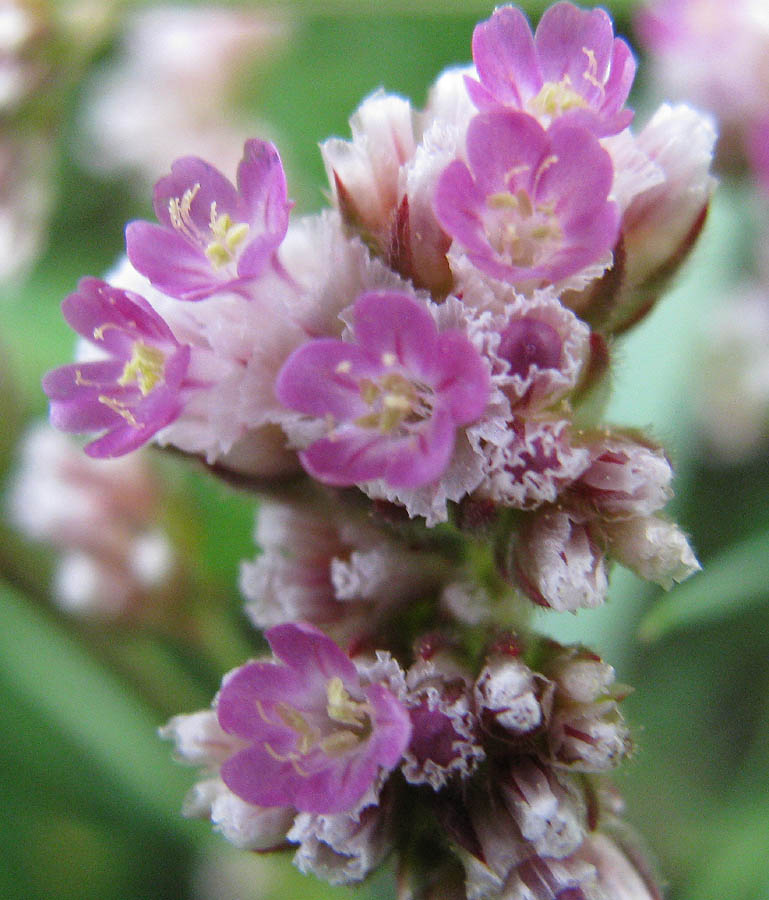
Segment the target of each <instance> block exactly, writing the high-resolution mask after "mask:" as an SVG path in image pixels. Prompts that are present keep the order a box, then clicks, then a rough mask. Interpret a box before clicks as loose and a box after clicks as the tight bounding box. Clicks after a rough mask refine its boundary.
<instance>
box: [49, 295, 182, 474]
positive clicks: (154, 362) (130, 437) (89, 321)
mask: <svg viewBox="0 0 769 900" xmlns="http://www.w3.org/2000/svg"><path fill="white" fill-rule="evenodd" d="M62 311H63V313H64V318H65V319H66V320H67V322H68V323H69V324H70V325H71V326H72V328H74V329H75V331H77V333H78V334H80V335H82V336H83V337H84V338H86V339H87V340H89V341H90V342H91V343H92V344H94V346H96V347H98V348H99V350H100V351H102V352H103V353H104V354H105V358H104V359H100V360H97V361H94V362H82V363H72V364H71V365H68V366H62V367H61V368H59V369H54V370H53V371H52V372H49V373H48V374H47V375H46V376H45V377H44V378H43V390H44V391H45V392H46V394H47V395H48V398H49V399H50V401H51V422H52V423H53V425H55V426H56V427H57V428H60V429H62V430H63V431H75V432H82V431H104V432H105V433H104V434H103V435H102V436H101V437H100V438H98V439H97V440H95V441H92V442H91V443H90V444H88V445H87V446H86V448H85V451H86V453H87V454H88V455H89V456H96V457H105V456H122V455H123V454H124V453H128V452H129V451H131V450H135V449H136V448H137V447H140V446H141V445H142V444H144V443H146V442H147V441H148V440H149V439H150V438H151V437H152V436H153V435H154V434H155V433H156V432H157V431H159V430H160V429H161V428H163V427H165V426H166V425H168V424H169V423H170V422H172V421H173V420H174V419H176V418H177V416H178V415H179V413H180V412H181V410H182V406H183V399H182V396H181V391H182V387H183V385H184V380H185V375H186V373H187V367H188V365H189V361H190V347H189V346H187V345H184V344H179V343H178V341H177V340H176V338H175V337H174V336H173V334H172V333H171V330H170V328H169V327H168V325H166V323H165V322H164V321H163V319H162V318H161V317H160V316H159V315H158V314H157V313H156V312H155V310H154V309H152V307H151V306H150V305H149V303H147V301H146V300H145V299H144V298H143V297H141V296H139V295H138V294H134V293H133V292H131V291H123V290H120V289H119V288H114V287H112V286H111V285H109V284H107V283H106V282H104V281H100V280H99V279H98V278H83V279H82V280H81V281H80V283H79V284H78V289H77V291H76V292H75V293H74V294H70V295H69V296H68V297H66V298H65V300H64V302H63V303H62Z"/></svg>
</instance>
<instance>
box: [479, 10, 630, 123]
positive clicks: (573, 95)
mask: <svg viewBox="0 0 769 900" xmlns="http://www.w3.org/2000/svg"><path fill="white" fill-rule="evenodd" d="M473 60H474V61H475V67H476V69H477V71H478V77H479V78H480V82H478V81H475V80H474V79H472V78H467V79H466V82H467V88H468V91H469V93H470V96H471V97H472V99H473V102H474V103H475V104H476V106H478V107H479V109H486V108H488V107H491V106H500V105H501V106H508V107H513V108H514V109H520V110H524V111H525V112H528V113H531V115H533V116H536V117H537V118H538V119H540V120H541V121H542V122H543V123H544V124H549V123H550V122H552V121H554V120H555V119H557V118H559V117H561V116H567V117H568V118H570V119H571V120H572V121H573V122H578V123H579V124H580V125H583V126H584V127H586V128H589V129H590V130H591V131H592V132H593V133H594V134H595V135H597V136H598V137H604V136H606V135H609V134H616V133H617V132H619V131H622V129H623V128H625V127H627V126H628V125H629V124H630V122H631V121H632V119H633V112H632V110H630V109H625V108H624V104H625V101H626V100H627V96H628V94H629V93H630V88H631V87H632V85H633V78H634V76H635V60H634V59H633V55H632V53H631V51H630V48H629V47H628V45H627V44H626V43H625V42H624V41H623V40H621V39H620V38H615V37H614V29H613V27H612V21H611V19H610V18H609V16H608V15H607V13H606V12H605V11H604V10H602V9H592V10H588V9H579V8H578V7H576V6H573V5H572V4H571V3H556V4H555V5H554V6H551V7H550V9H548V10H547V11H546V12H545V14H544V15H543V16H542V19H541V20H540V23H539V26H538V27H537V31H536V33H535V34H534V35H533V36H532V33H531V28H530V27H529V23H528V21H527V19H526V16H525V15H524V14H523V13H522V12H521V11H520V10H519V9H516V8H515V7H512V6H503V7H501V8H500V9H498V10H497V11H496V12H495V13H494V15H493V16H492V17H491V18H490V19H488V20H487V21H486V22H481V24H480V25H478V26H477V27H476V29H475V32H474V33H473Z"/></svg>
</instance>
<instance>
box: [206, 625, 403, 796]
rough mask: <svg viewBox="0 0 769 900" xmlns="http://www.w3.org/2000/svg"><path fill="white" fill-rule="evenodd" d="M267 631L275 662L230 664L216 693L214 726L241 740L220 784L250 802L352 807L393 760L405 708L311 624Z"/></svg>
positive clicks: (399, 744) (399, 742)
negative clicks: (368, 679)
mask: <svg viewBox="0 0 769 900" xmlns="http://www.w3.org/2000/svg"><path fill="white" fill-rule="evenodd" d="M266 637H267V640H268V641H269V642H270V647H271V648H272V651H273V654H274V655H275V656H276V657H277V660H279V661H277V660H276V661H256V662H250V663H247V664H246V665H244V666H242V667H241V668H239V669H236V670H235V671H234V672H232V673H231V674H230V675H229V676H228V677H227V678H225V681H224V684H223V686H222V689H221V692H220V694H219V701H218V707H217V708H218V716H219V724H220V725H221V727H222V728H223V729H224V730H225V731H226V732H228V733H229V734H233V735H235V736H236V737H238V738H240V739H242V740H243V741H246V742H247V746H246V747H245V748H243V749H242V750H239V751H238V752H237V753H235V754H234V755H233V756H231V757H230V758H229V759H228V760H227V761H226V762H225V763H224V764H223V765H222V769H221V774H222V778H223V779H224V782H225V784H226V785H227V787H228V788H229V789H230V790H231V791H232V792H233V793H234V794H237V795H238V796H239V797H240V798H241V799H243V800H245V801H246V802H247V803H252V804H254V805H256V806H293V807H295V808H296V809H298V810H300V811H301V812H310V813H328V814H331V813H342V812H347V811H349V810H353V809H354V808H355V807H356V805H357V804H358V803H359V802H360V801H361V800H362V798H363V797H364V795H366V794H367V792H368V791H369V789H370V788H372V787H373V788H375V789H376V783H377V781H378V779H379V776H380V774H382V773H387V772H389V771H391V770H392V769H393V768H394V767H395V766H396V765H397V764H398V763H399V762H400V760H401V757H402V756H403V752H404V751H405V749H406V747H407V746H408V743H409V739H410V737H411V723H410V720H409V715H408V712H407V711H406V709H405V708H404V707H403V705H402V704H401V703H400V701H399V700H398V699H397V698H396V697H395V696H394V694H392V693H391V692H390V691H389V690H388V689H387V688H386V687H384V686H383V685H381V684H378V683H374V684H365V683H364V681H363V680H362V679H361V676H360V675H359V673H358V670H357V669H356V667H355V664H354V663H353V662H352V660H351V659H350V658H349V657H348V656H346V655H345V654H344V653H343V652H342V650H340V648H339V647H338V646H337V645H336V644H335V643H334V642H333V641H332V640H331V638H328V637H326V636H325V635H324V634H323V632H321V631H319V630H318V629H316V628H314V627H313V626H311V625H306V624H301V623H300V624H287V625H276V626H275V627H274V628H271V629H270V630H269V631H267V632H266Z"/></svg>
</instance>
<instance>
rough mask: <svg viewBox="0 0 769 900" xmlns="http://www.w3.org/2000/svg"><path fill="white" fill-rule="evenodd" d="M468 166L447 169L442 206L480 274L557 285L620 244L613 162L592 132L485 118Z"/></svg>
mask: <svg viewBox="0 0 769 900" xmlns="http://www.w3.org/2000/svg"><path fill="white" fill-rule="evenodd" d="M467 157H468V162H469V166H468V165H467V164H465V163H464V162H462V161H461V160H455V161H454V162H453V163H451V164H450V165H449V166H448V167H447V168H446V169H445V170H444V172H443V175H442V176H441V178H440V181H439V182H438V188H437V190H436V194H435V208H436V213H437V215H438V218H439V220H440V222H441V224H442V225H443V227H444V229H445V230H446V231H447V232H448V234H450V235H451V236H452V237H453V238H454V240H455V241H456V242H457V243H459V244H460V245H461V246H462V247H464V249H465V250H466V252H467V255H468V257H469V259H470V260H471V262H472V263H473V264H474V265H475V266H477V267H478V268H479V269H481V270H483V271H484V272H486V273H487V274H488V275H491V276H492V277H493V278H497V279H499V280H500V281H507V282H511V283H514V284H520V283H522V282H532V281H534V282H537V283H541V282H555V281H558V280H560V279H562V278H566V277H567V276H569V275H574V274H575V273H576V272H579V271H580V270H581V269H583V268H584V267H585V266H587V265H589V264H590V263H593V262H596V261H598V260H599V259H600V258H601V257H602V256H604V255H605V254H606V253H607V251H609V250H611V249H612V247H613V246H614V244H615V242H616V239H617V236H618V229H619V213H618V210H617V206H616V204H615V203H614V202H612V201H610V200H609V199H608V195H609V191H610V190H611V186H612V179H613V177H614V176H613V166H612V162H611V158H610V157H609V155H608V153H606V151H605V150H604V149H603V148H602V147H601V146H600V144H599V143H598V141H597V139H596V138H595V137H594V136H593V135H592V134H590V132H588V131H587V130H586V129H584V128H582V127H579V126H575V125H570V124H568V123H566V122H557V123H556V124H554V125H553V126H551V128H550V129H549V130H548V131H545V129H544V128H543V127H542V126H541V125H540V124H539V123H538V122H537V120H536V119H534V118H532V117H531V116H528V115H526V114H525V113H519V112H509V111H507V110H499V109H497V110H491V111H488V112H484V113H480V114H479V115H477V116H476V117H475V118H474V119H473V120H472V121H471V123H470V126H469V128H468V130H467Z"/></svg>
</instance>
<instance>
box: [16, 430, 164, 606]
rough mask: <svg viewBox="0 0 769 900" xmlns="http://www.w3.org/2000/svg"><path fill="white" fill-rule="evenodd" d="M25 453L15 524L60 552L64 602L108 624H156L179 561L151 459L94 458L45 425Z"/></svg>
mask: <svg viewBox="0 0 769 900" xmlns="http://www.w3.org/2000/svg"><path fill="white" fill-rule="evenodd" d="M19 455H20V459H19V466H18V469H17V470H16V473H15V478H14V480H13V482H12V483H11V485H10V488H11V489H10V492H9V496H8V501H9V503H8V506H9V518H10V520H11V521H12V522H13V523H14V525H16V527H17V528H18V529H19V530H20V531H21V532H23V533H24V534H25V535H26V536H27V537H29V538H32V539H33V540H36V541H45V542H47V543H49V544H51V545H53V547H55V548H56V550H57V551H59V554H60V555H59V558H58V561H57V563H56V568H55V572H54V576H53V591H52V593H53V598H54V600H55V601H56V603H57V604H58V605H59V606H60V607H61V608H62V609H63V610H66V611H67V612H69V613H71V614H74V615H77V616H81V617H83V618H86V619H96V620H101V621H103V622H114V621H116V620H122V621H133V622H136V621H138V620H142V621H147V620H150V621H151V620H153V619H155V620H156V619H157V618H158V613H159V612H161V611H162V609H163V608H164V607H165V606H167V605H168V604H169V603H170V602H171V595H172V593H173V590H172V589H173V588H174V587H177V584H176V582H177V580H178V577H179V575H180V574H181V564H180V560H179V558H178V555H177V553H176V551H175V549H174V547H173V545H172V543H171V539H170V537H169V535H168V533H167V531H166V529H165V528H163V526H162V525H161V523H160V521H159V519H160V518H161V516H160V510H161V507H162V503H163V497H162V493H161V492H160V490H159V485H158V480H157V478H156V473H154V472H153V470H152V468H151V466H150V464H149V461H148V459H147V458H146V456H145V455H143V454H141V453H138V454H133V455H131V456H124V457H121V458H119V459H111V460H94V459H89V458H88V457H87V456H83V453H82V450H81V448H80V446H79V445H78V443H77V442H76V441H75V440H74V439H73V438H70V437H69V436H68V435H65V434H61V433H60V432H58V431H54V429H52V428H51V427H50V426H48V425H47V424H44V423H37V424H36V425H35V426H34V427H33V428H30V430H29V431H28V432H27V434H26V435H25V436H24V439H23V441H22V442H21V445H20V448H19Z"/></svg>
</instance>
